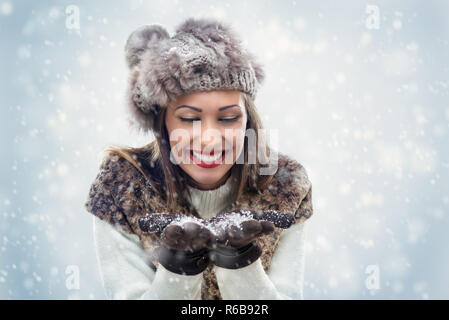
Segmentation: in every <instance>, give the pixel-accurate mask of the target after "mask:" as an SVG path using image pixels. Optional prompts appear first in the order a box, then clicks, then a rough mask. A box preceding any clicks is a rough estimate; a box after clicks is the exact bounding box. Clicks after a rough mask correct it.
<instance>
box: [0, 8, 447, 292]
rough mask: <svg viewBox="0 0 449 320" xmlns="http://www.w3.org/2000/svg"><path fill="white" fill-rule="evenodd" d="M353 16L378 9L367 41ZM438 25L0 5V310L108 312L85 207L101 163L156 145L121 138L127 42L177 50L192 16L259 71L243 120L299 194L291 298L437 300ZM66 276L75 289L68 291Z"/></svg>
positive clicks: (258, 13) (436, 16)
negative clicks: (242, 51)
mask: <svg viewBox="0 0 449 320" xmlns="http://www.w3.org/2000/svg"><path fill="white" fill-rule="evenodd" d="M68 5H76V6H77V7H78V8H79V10H80V29H79V32H76V30H71V29H68V28H67V27H66V13H65V8H66V7H67V6H68ZM367 5H375V6H377V8H378V9H379V13H380V20H379V28H378V29H373V28H370V27H369V25H367V21H368V20H367V19H368V16H369V14H368V13H367V12H366V8H367ZM448 10H449V4H448V2H446V1H405V0H403V1H373V2H363V1H315V2H312V1H261V0H257V1H245V0H239V1H225V2H224V1H180V0H179V1H167V0H163V1H138V0H137V1H114V2H112V1H95V2H94V1H2V0H0V41H1V42H0V43H1V45H0V64H1V68H0V70H1V71H0V74H1V76H0V108H1V109H0V110H1V111H0V112H1V113H0V134H1V146H0V147H1V150H2V157H1V158H0V176H1V185H0V298H2V299H103V298H105V296H104V292H103V288H102V286H101V280H100V276H99V272H98V266H97V261H96V256H95V248H94V242H93V237H92V216H91V215H90V214H89V213H87V212H86V211H85V210H84V207H83V205H84V202H85V200H86V199H87V194H88V189H89V187H90V184H91V182H92V181H93V179H94V177H95V175H96V174H97V171H98V166H99V162H100V159H101V151H102V150H103V149H104V148H106V147H107V146H110V145H112V144H114V145H117V144H118V145H132V146H142V145H144V144H146V143H148V142H149V141H151V140H152V137H150V136H141V135H138V134H137V133H136V132H133V131H132V130H129V129H128V126H127V122H126V114H125V112H124V104H123V99H124V97H123V94H124V90H125V85H126V81H127V75H128V73H127V69H126V65H125V60H124V53H123V47H124V43H125V41H126V39H127V37H128V35H129V34H130V33H131V32H132V31H133V30H135V29H136V28H137V27H139V26H141V25H143V24H150V23H155V22H157V23H161V24H163V25H164V26H165V27H166V28H167V30H168V31H169V33H170V35H173V33H174V29H175V26H176V25H178V24H179V23H180V22H181V21H182V20H184V19H185V18H187V17H190V16H196V17H203V16H206V17H215V18H220V19H223V20H224V21H227V22H230V23H232V24H233V25H234V27H235V30H237V32H238V33H239V35H240V36H241V38H242V40H243V41H244V43H245V45H246V46H247V48H248V50H249V51H252V52H254V54H255V55H256V56H257V57H259V58H260V61H261V62H262V63H263V64H264V65H265V70H266V74H267V78H266V82H265V83H264V85H263V87H262V88H261V89H260V91H259V94H258V97H257V99H256V105H257V108H258V110H259V111H260V114H261V117H262V119H263V121H264V125H265V127H266V128H267V129H268V130H277V132H278V140H279V143H278V144H277V145H276V146H274V147H275V149H278V150H280V151H283V152H285V153H288V154H290V155H291V156H293V157H294V158H296V159H297V160H298V161H299V162H300V163H301V164H303V165H304V166H305V168H306V169H307V171H308V173H309V176H310V178H311V181H312V184H313V204H314V209H315V210H314V215H313V217H312V218H311V219H310V220H309V221H308V222H307V224H308V226H307V245H306V250H307V252H306V261H305V278H304V290H305V292H304V293H305V299H393V298H397V299H448V298H449V289H448V288H449V276H448V270H449V250H448V248H447V244H448V243H449V235H448V232H447V231H448V208H449V193H448V190H449V183H448V178H449V177H448V168H449V154H448V130H449V126H448V124H449V103H448V101H449V100H448V87H449V78H448V71H449V70H448V63H447V57H448V56H449V52H448V51H449V50H448V39H449V20H448V19H447V12H448ZM368 22H369V21H368ZM73 266H74V267H73ZM373 266H374V268H375V269H376V268H377V269H378V274H377V275H376V274H374V275H373V274H371V275H370V274H369V273H366V271H367V270H370V268H373ZM71 268H75V270H76V269H78V270H79V289H76V288H72V287H70V285H67V281H68V282H69V284H70V279H71V278H70V277H71V276H73V273H72V271H70V270H73V269H71ZM66 271H68V273H67V274H66ZM375 276H377V277H378V278H377V279H378V280H379V284H380V286H379V288H378V289H373V288H372V287H370V285H369V284H370V279H371V280H372V279H373V278H372V277H375ZM371 284H372V282H371ZM370 288H371V289H370Z"/></svg>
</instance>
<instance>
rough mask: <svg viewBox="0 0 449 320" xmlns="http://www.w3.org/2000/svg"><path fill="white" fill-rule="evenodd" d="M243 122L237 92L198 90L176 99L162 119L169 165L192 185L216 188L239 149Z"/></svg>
mask: <svg viewBox="0 0 449 320" xmlns="http://www.w3.org/2000/svg"><path fill="white" fill-rule="evenodd" d="M246 121H247V114H246V109H245V106H244V104H243V100H242V99H241V92H240V91H235V90H232V91H231V90H216V91H199V92H194V93H189V94H185V95H182V96H180V97H178V98H177V100H176V101H174V102H173V103H171V104H170V105H169V106H168V109H167V113H166V118H165V125H166V127H167V131H168V135H169V139H170V147H171V160H172V162H173V163H174V164H178V165H179V166H180V167H181V168H182V169H183V170H184V172H186V173H187V175H188V177H189V182H190V183H191V184H192V185H193V186H195V187H197V188H199V189H202V190H208V189H214V188H217V187H218V186H220V185H222V184H223V183H224V182H225V181H226V179H227V178H228V177H229V174H230V173H231V172H230V169H231V168H232V166H233V165H234V163H235V162H236V160H237V158H238V156H239V155H240V153H241V152H242V150H243V145H244V138H245V129H246ZM223 151H224V153H223Z"/></svg>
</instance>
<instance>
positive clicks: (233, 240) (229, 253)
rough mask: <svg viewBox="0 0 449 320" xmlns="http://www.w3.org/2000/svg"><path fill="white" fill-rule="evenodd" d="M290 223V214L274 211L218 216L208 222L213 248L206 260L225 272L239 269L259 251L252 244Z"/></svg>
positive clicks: (251, 260)
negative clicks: (214, 237)
mask: <svg viewBox="0 0 449 320" xmlns="http://www.w3.org/2000/svg"><path fill="white" fill-rule="evenodd" d="M293 222H294V217H293V216H292V215H291V214H284V213H281V212H278V211H275V210H265V211H254V210H246V209H239V210H237V211H232V212H225V213H221V214H218V215H217V216H215V217H213V218H211V219H210V220H209V221H208V224H209V228H210V229H211V230H212V231H213V232H214V234H215V236H216V243H217V244H216V247H215V248H213V249H211V250H210V251H209V258H210V260H211V261H212V262H213V263H214V264H215V265H217V266H219V267H222V268H226V269H239V268H243V267H246V266H248V265H250V264H251V263H253V262H254V261H256V260H257V259H258V258H259V257H260V256H261V254H262V249H261V248H260V246H259V245H258V244H257V241H255V240H256V239H257V238H258V237H260V236H263V235H266V234H270V233H272V232H273V231H274V227H275V226H276V227H279V228H283V229H287V228H289V227H290V226H291V225H292V224H293Z"/></svg>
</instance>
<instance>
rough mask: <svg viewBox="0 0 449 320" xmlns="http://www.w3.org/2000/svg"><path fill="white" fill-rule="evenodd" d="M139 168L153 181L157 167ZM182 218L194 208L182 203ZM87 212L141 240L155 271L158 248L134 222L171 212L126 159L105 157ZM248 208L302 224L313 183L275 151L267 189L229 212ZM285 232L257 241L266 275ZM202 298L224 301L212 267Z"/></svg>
mask: <svg viewBox="0 0 449 320" xmlns="http://www.w3.org/2000/svg"><path fill="white" fill-rule="evenodd" d="M141 168H142V169H145V170H146V173H147V174H148V175H149V176H151V175H152V174H155V173H154V172H152V170H153V171H154V170H156V168H157V167H155V166H154V165H149V164H148V163H142V166H141ZM184 203H185V206H184V207H183V213H184V214H187V215H193V216H197V217H198V216H199V215H198V213H197V212H196V210H195V208H194V207H193V206H192V205H190V204H189V202H184ZM85 208H86V210H87V211H88V212H90V213H92V214H94V215H95V216H97V217H99V218H100V219H102V220H105V221H107V222H109V223H111V224H113V225H114V226H116V227H118V228H121V229H122V230H124V231H126V232H128V233H130V234H137V235H138V236H139V239H140V242H141V244H142V247H143V248H144V249H145V251H147V252H148V253H149V254H150V256H151V257H152V261H153V262H152V265H151V266H152V268H153V270H154V271H156V270H157V267H158V262H157V261H156V259H155V258H154V256H153V255H152V253H153V250H154V249H155V248H156V247H157V246H158V245H159V240H158V238H157V237H156V236H154V235H153V234H147V233H144V232H142V231H141V230H140V228H139V224H138V219H139V218H140V217H143V216H145V215H146V214H147V213H150V212H170V210H168V208H167V205H166V203H165V200H162V199H161V197H160V196H159V195H158V194H157V193H156V191H155V190H153V188H152V186H151V184H150V183H149V182H148V181H147V180H146V179H145V177H144V176H143V175H142V174H141V173H140V172H139V171H138V170H137V169H136V168H135V167H134V166H133V165H132V164H131V163H130V162H129V161H127V160H126V159H124V158H122V157H120V156H119V155H117V154H109V155H107V156H105V157H104V158H103V161H102V163H101V165H100V170H99V172H98V174H97V176H96V177H95V179H94V181H93V183H92V185H91V187H90V190H89V194H88V198H87V201H86V202H85ZM239 208H246V209H252V210H269V209H272V210H278V211H281V212H283V213H290V214H292V215H294V217H295V223H301V222H303V221H304V220H306V219H308V218H310V217H311V216H312V214H313V206H312V184H311V182H310V180H309V178H308V175H307V173H306V170H305V168H304V167H303V166H302V165H301V164H300V163H298V162H297V161H296V160H294V159H293V158H291V157H289V156H287V155H285V154H283V153H280V152H278V168H277V171H276V173H275V174H274V176H273V179H272V180H271V182H270V184H269V185H268V187H267V188H265V190H262V191H259V192H258V193H256V192H249V191H247V192H244V193H243V194H242V196H241V197H240V199H239V201H235V202H233V203H232V204H231V205H230V206H229V207H228V210H235V209H239ZM282 231H283V229H280V228H277V227H275V232H273V233H271V234H269V235H265V236H262V237H260V238H259V239H257V241H258V243H259V245H260V246H261V248H262V250H263V253H262V255H261V261H262V265H263V267H264V270H265V272H268V270H269V268H270V263H271V258H272V256H273V254H274V251H275V250H276V246H277V243H278V241H279V237H280V235H281V233H282ZM201 299H203V300H214V299H220V300H221V299H222V297H221V295H220V290H219V287H218V285H217V279H216V276H215V270H214V269H213V264H211V265H209V266H208V267H207V269H206V270H205V271H204V272H203V281H202V286H201Z"/></svg>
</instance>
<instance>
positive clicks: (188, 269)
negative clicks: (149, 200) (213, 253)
mask: <svg viewBox="0 0 449 320" xmlns="http://www.w3.org/2000/svg"><path fill="white" fill-rule="evenodd" d="M139 226H140V228H141V229H142V231H145V232H151V233H155V234H156V235H158V236H159V237H160V242H161V246H160V247H158V248H156V250H155V253H156V256H157V257H158V260H159V263H160V264H162V265H163V266H164V267H165V268H166V269H167V270H169V271H171V272H174V273H178V274H184V275H195V274H198V273H201V272H203V271H204V269H206V268H207V266H208V265H209V262H210V260H209V256H208V252H209V249H210V248H212V247H214V246H215V236H214V235H213V234H212V232H211V231H210V230H209V229H208V227H207V225H206V221H204V220H202V219H198V218H193V217H188V216H186V215H184V214H181V213H153V214H149V215H146V216H145V217H143V218H140V219H139Z"/></svg>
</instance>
